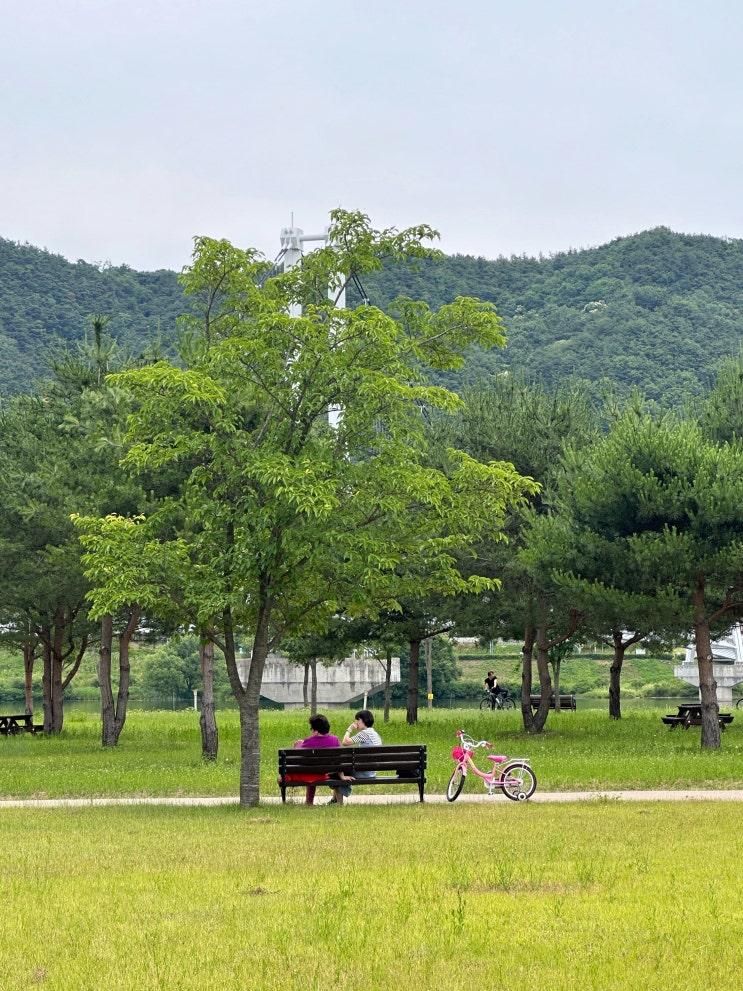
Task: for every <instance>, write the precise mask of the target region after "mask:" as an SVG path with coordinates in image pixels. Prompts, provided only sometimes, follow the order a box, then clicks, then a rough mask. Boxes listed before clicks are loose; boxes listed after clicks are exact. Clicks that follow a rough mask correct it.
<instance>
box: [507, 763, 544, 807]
mask: <svg viewBox="0 0 743 991" xmlns="http://www.w3.org/2000/svg"><path fill="white" fill-rule="evenodd" d="M500 781H501V786H502V788H503V794H504V795H505V796H506V798H510V799H511V801H512V802H525V801H526V800H527V798H531V796H532V795H533V794H534V792H535V791H536V790H537V776H536V774H535V773H534V771H532V769H531V768H530V767H529V765H528V764H523V763H522V762H521V761H514V762H513V763H512V764H506V766H505V767H504V768H503V773H502V774H501V777H500Z"/></svg>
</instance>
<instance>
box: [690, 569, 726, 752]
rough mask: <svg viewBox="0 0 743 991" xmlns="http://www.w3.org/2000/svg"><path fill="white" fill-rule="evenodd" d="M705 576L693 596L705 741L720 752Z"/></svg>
mask: <svg viewBox="0 0 743 991" xmlns="http://www.w3.org/2000/svg"><path fill="white" fill-rule="evenodd" d="M704 598H705V581H704V576H703V575H699V576H698V577H697V581H696V584H695V586H694V592H693V596H692V602H693V606H694V643H695V645H696V650H697V667H698V669H699V697H700V700H701V703H702V740H701V745H702V747H703V748H704V749H705V750H719V749H720V742H721V741H720V718H719V717H720V709H719V706H718V704H717V682H716V681H715V675H714V670H713V668H712V638H711V636H710V632H709V620H708V619H707V613H706V609H705V601H704Z"/></svg>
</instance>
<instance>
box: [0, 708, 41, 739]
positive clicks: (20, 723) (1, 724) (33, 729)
mask: <svg viewBox="0 0 743 991" xmlns="http://www.w3.org/2000/svg"><path fill="white" fill-rule="evenodd" d="M43 729H44V725H43V723H34V717H33V716H32V715H30V714H28V713H25V712H24V713H21V715H18V716H0V736H15V734H16V733H41V731H42V730H43Z"/></svg>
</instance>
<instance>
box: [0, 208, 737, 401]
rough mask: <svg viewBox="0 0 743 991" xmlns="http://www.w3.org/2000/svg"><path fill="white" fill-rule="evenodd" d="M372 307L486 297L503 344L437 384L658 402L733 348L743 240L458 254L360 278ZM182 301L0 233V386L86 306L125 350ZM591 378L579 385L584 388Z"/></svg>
mask: <svg viewBox="0 0 743 991" xmlns="http://www.w3.org/2000/svg"><path fill="white" fill-rule="evenodd" d="M363 288H364V290H365V292H366V295H367V296H368V298H369V300H370V302H371V303H373V304H375V305H378V306H382V307H386V306H388V305H389V303H390V302H391V300H392V299H393V298H394V297H395V296H397V295H407V296H411V297H414V298H421V299H425V300H427V301H428V302H429V303H430V304H431V305H432V306H438V305H440V304H441V303H444V302H446V301H448V300H450V299H452V298H453V297H455V296H457V295H471V296H479V297H481V298H483V299H487V300H491V301H492V302H493V303H495V305H496V307H497V308H498V311H499V313H500V314H501V316H503V318H504V320H505V323H506V326H507V329H508V347H507V349H506V350H505V351H502V352H491V353H482V352H473V353H472V355H471V356H470V359H469V361H468V362H467V365H466V366H465V368H463V369H462V371H461V372H460V373H459V374H458V375H457V376H456V377H454V378H450V379H449V380H448V384H450V385H452V386H454V387H461V386H462V385H464V384H467V383H469V382H473V381H475V380H477V379H479V378H482V377H487V376H490V375H493V374H497V373H498V372H501V371H504V370H506V369H509V370H511V371H519V372H522V373H524V374H526V375H527V376H528V377H531V378H537V379H540V380H542V381H545V382H546V383H548V384H549V383H554V382H557V381H558V380H562V379H565V378H566V377H575V378H578V379H583V380H586V381H587V382H590V383H594V384H596V383H601V382H604V381H609V382H612V383H613V384H614V385H615V386H616V387H617V388H618V389H619V390H620V391H626V390H628V389H630V388H632V387H639V388H640V389H642V390H643V391H644V392H645V393H646V394H647V395H648V396H649V397H650V398H652V399H655V400H657V401H659V402H660V403H662V404H664V405H669V404H671V405H672V404H675V403H677V402H679V401H681V400H682V399H683V398H684V397H685V396H686V395H688V394H689V393H694V392H698V391H700V389H702V388H705V387H706V386H707V385H708V384H709V382H710V380H711V377H712V375H713V372H714V369H715V366H716V364H717V363H718V361H719V360H720V358H722V357H724V356H727V355H730V354H735V353H737V352H738V351H739V350H740V348H741V344H742V343H743V241H741V240H730V239H722V238H714V237H706V236H699V235H686V234H676V233H674V232H672V231H670V230H668V229H666V228H656V229H655V230H651V231H645V232H643V233H641V234H636V235H633V236H631V237H624V238H618V239H617V240H615V241H612V242H611V243H609V244H606V245H602V246H601V247H598V248H589V249H585V250H580V251H568V252H563V253H560V254H556V255H552V256H550V257H545V258H525V257H512V258H500V259H497V260H495V261H489V260H487V259H485V258H473V257H470V256H465V255H456V256H452V257H445V258H443V259H441V260H440V261H436V262H434V261H427V262H421V263H418V264H417V265H416V266H415V267H402V266H394V267H390V268H388V269H385V270H384V271H383V272H380V273H378V274H376V275H375V276H374V277H369V278H367V279H365V280H364V287H363ZM184 308H185V304H184V299H183V295H182V293H181V290H180V287H179V284H178V281H177V276H176V274H175V273H173V272H169V271H158V272H136V271H134V270H132V269H130V268H128V267H126V266H122V267H118V268H113V267H108V268H99V267H97V266H95V265H91V264H88V263H87V262H83V261H79V262H77V263H75V264H72V263H70V262H68V261H66V260H65V259H64V258H62V257H60V256H58V255H53V254H50V253H48V252H46V251H41V250H39V249H37V248H33V247H30V246H28V245H19V244H15V243H13V242H11V241H4V240H2V239H0V395H10V394H12V393H14V392H19V391H26V390H28V389H30V388H32V387H33V380H34V379H35V378H36V377H38V376H39V375H41V374H43V373H44V369H45V362H46V360H47V352H48V348H49V347H50V345H53V344H54V343H55V342H58V341H60V340H62V341H72V340H75V339H78V338H80V337H81V336H82V335H83V334H84V333H85V330H86V328H88V327H89V326H90V317H91V315H92V314H104V315H106V316H108V317H109V318H110V323H109V329H110V331H111V332H112V333H113V335H114V336H115V337H116V338H117V340H119V341H120V343H122V344H123V345H124V346H125V347H126V348H128V349H129V350H131V351H134V352H137V351H140V350H141V349H142V348H143V347H145V346H146V345H148V344H150V343H152V342H153V341H154V340H156V339H159V340H161V341H162V342H163V344H164V345H165V346H166V347H167V346H168V345H169V344H172V342H173V341H174V340H175V337H176V334H177V325H176V321H177V317H178V316H179V314H180V313H182V312H183V310H184ZM593 387H594V386H590V388H593Z"/></svg>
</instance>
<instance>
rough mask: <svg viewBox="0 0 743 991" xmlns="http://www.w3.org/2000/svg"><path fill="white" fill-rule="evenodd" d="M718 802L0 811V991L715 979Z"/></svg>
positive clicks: (729, 916)
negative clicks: (0, 908) (2, 990)
mask: <svg viewBox="0 0 743 991" xmlns="http://www.w3.org/2000/svg"><path fill="white" fill-rule="evenodd" d="M741 835H743V808H741V806H739V805H737V804H729V803H692V804H689V805H688V806H683V805H678V804H673V805H670V804H667V805H664V804H662V803H656V804H651V803H648V804H634V803H633V804H631V805H621V804H619V803H617V802H611V801H596V802H589V803H575V804H570V805H559V806H547V805H535V804H525V805H515V804H513V803H509V802H505V801H502V800H501V801H496V802H493V803H492V804H488V805H486V806H471V805H470V806H467V805H453V806H386V807H369V806H357V807H355V808H354V807H353V806H351V807H349V808H345V809H335V808H329V809H324V808H317V807H316V808H314V809H305V808H303V807H301V806H286V807H283V808H281V807H270V808H267V809H258V810H254V811H250V812H243V811H241V810H239V809H237V808H227V809H225V808H217V809H162V808H160V809H152V808H142V807H139V808H125V809H121V808H107V809H86V810H52V811H30V810H25V809H24V810H5V811H4V812H2V814H0V890H1V891H2V900H3V911H2V913H0V975H2V984H3V987H5V988H8V989H13V991H15V989H21V988H23V989H26V988H34V987H41V988H44V989H48V991H99V989H104V988H105V989H107V991H109V989H110V991H118V989H127V991H128V989H136V991H151V989H152V991H154V989H167V991H188V989H199V991H202V989H204V988H222V989H226V991H232V989H235V991H237V989H240V991H243V989H248V988H249V989H259V991H263V989H266V991H268V989H285V991H315V989H317V991H320V989H323V991H325V989H328V991H330V989H335V988H349V987H353V988H356V987H358V988H364V989H367V988H368V989H370V991H388V989H389V991H397V989H399V988H404V989H405V991H430V989H438V991H482V989H486V988H508V989H510V988H514V989H516V988H526V987H528V988H540V987H545V988H550V989H551V991H568V989H570V991H573V989H575V988H582V989H595V991H606V989H612V991H625V989H627V991H629V989H632V991H636V989H637V988H643V989H649V991H655V989H663V991H665V989H666V988H668V987H670V986H672V985H675V984H677V983H679V982H682V983H683V986H684V987H685V988H688V989H702V988H705V989H706V988H709V987H717V986H722V987H730V986H735V984H736V983H737V976H736V975H737V973H738V970H739V968H740V961H739V947H738V944H737V939H736V934H737V933H739V932H740V928H739V927H740V924H741V909H740V905H739V901H738V897H739V894H740V882H739V879H738V877H737V875H736V872H735V870H734V869H733V867H734V864H735V863H736V862H737V856H738V852H739V850H740V843H741V840H740V837H741Z"/></svg>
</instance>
